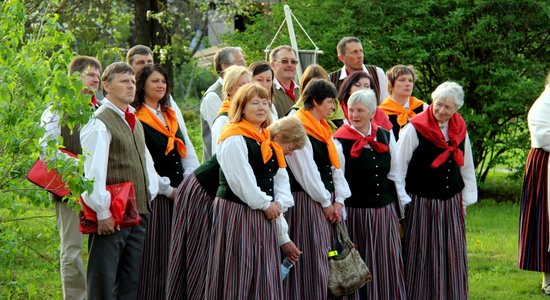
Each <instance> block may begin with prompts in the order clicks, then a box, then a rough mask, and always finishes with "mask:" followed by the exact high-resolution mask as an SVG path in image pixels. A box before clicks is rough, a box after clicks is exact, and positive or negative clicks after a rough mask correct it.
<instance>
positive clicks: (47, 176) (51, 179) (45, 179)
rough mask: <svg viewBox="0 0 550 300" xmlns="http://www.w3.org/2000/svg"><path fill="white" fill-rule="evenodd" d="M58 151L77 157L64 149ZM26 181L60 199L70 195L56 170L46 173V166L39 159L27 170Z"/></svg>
mask: <svg viewBox="0 0 550 300" xmlns="http://www.w3.org/2000/svg"><path fill="white" fill-rule="evenodd" d="M59 150H61V152H63V153H65V154H68V155H69V156H72V157H77V155H76V154H74V153H72V152H69V151H67V150H65V149H59ZM27 179H28V180H29V181H30V182H32V183H34V184H36V185H38V186H39V187H41V188H44V189H46V190H47V191H48V192H50V193H53V194H55V195H57V196H59V197H62V198H63V197H65V196H67V195H68V194H70V193H71V191H70V190H69V189H68V188H67V186H66V185H65V182H64V181H63V180H61V175H60V174H59V173H57V170H55V169H51V170H49V171H48V166H47V165H46V163H45V162H43V161H42V160H41V159H40V158H38V159H37V160H36V162H35V163H34V165H33V166H32V167H31V169H30V170H29V173H27Z"/></svg>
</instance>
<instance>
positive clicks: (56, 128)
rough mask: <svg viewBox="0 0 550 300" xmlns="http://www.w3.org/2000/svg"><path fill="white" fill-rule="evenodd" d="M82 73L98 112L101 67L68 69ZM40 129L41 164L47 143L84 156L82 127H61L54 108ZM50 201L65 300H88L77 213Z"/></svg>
mask: <svg viewBox="0 0 550 300" xmlns="http://www.w3.org/2000/svg"><path fill="white" fill-rule="evenodd" d="M77 72H78V73H79V76H80V80H82V83H84V90H83V91H82V93H83V94H86V95H90V101H91V102H90V105H91V106H92V107H93V108H94V109H95V108H97V106H98V103H97V100H96V99H95V92H96V91H97V89H98V88H99V75H100V74H101V63H100V62H99V60H97V59H96V58H94V57H90V56H77V57H75V58H74V59H73V60H72V61H71V64H70V65H69V74H75V73H77ZM40 123H41V126H42V127H43V128H44V129H45V130H46V133H45V134H44V137H42V139H40V146H41V147H42V150H43V151H42V152H43V155H42V157H41V158H42V160H44V159H45V158H46V157H45V156H44V154H45V152H46V151H45V150H46V148H47V146H48V141H51V140H58V139H59V138H60V137H62V138H63V146H64V147H65V149H66V150H68V151H69V152H72V153H74V154H82V148H81V147H80V141H79V127H78V126H75V128H74V129H73V130H72V131H71V130H70V129H69V127H68V126H67V125H63V126H61V116H60V115H59V113H58V112H57V111H52V107H51V106H48V108H47V109H46V110H45V111H44V113H42V117H41V118H40ZM55 157H56V159H63V160H74V163H75V164H77V163H78V162H77V161H76V159H75V158H72V157H70V156H68V155H66V154H64V153H63V152H61V151H57V153H56V155H55ZM49 198H50V200H52V201H54V205H55V215H56V218H57V229H58V230H59V241H60V247H59V248H60V253H59V260H60V269H61V287H62V289H63V299H76V300H80V299H85V298H86V274H85V273H84V266H83V263H82V234H81V233H80V231H79V230H78V224H79V219H78V215H77V214H76V212H75V211H74V210H73V209H72V208H71V207H69V206H68V205H67V202H65V201H62V199H61V197H59V196H57V195H55V194H52V193H49Z"/></svg>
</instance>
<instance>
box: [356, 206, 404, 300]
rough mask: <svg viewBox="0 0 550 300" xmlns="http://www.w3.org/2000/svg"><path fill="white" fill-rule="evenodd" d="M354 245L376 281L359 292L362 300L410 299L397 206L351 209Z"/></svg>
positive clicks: (373, 280)
mask: <svg viewBox="0 0 550 300" xmlns="http://www.w3.org/2000/svg"><path fill="white" fill-rule="evenodd" d="M346 211H347V213H348V219H347V222H346V225H347V228H348V233H349V236H350V239H351V241H352V242H354V243H355V244H356V245H357V250H358V251H359V253H360V254H361V257H362V258H363V260H364V261H365V263H366V264H367V266H368V267H369V270H370V272H371V274H372V278H373V279H372V281H371V282H369V283H367V285H365V286H364V287H363V288H361V289H360V290H359V298H360V299H406V298H407V295H406V292H405V279H404V271H403V260H402V259H401V238H400V236H399V219H398V217H397V212H396V211H395V206H394V205H393V203H392V204H388V205H386V206H384V207H381V208H353V207H347V208H346Z"/></svg>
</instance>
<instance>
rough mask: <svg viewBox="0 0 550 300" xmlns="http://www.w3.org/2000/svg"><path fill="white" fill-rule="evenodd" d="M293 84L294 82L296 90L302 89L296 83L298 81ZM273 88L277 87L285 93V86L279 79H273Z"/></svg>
mask: <svg viewBox="0 0 550 300" xmlns="http://www.w3.org/2000/svg"><path fill="white" fill-rule="evenodd" d="M292 82H294V90H297V89H299V88H300V87H299V86H298V84H297V83H296V81H294V80H292ZM273 86H275V88H276V89H278V90H283V91H284V88H283V85H282V84H281V83H280V82H279V80H277V78H273Z"/></svg>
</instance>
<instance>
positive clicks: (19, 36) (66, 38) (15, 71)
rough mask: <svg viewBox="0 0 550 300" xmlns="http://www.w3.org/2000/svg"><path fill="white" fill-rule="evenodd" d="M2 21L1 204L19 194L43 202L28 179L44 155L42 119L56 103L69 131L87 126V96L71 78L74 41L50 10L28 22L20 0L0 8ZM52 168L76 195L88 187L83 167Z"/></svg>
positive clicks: (11, 0) (56, 144) (59, 163)
mask: <svg viewBox="0 0 550 300" xmlns="http://www.w3.org/2000/svg"><path fill="white" fill-rule="evenodd" d="M0 20H2V22H1V23H0V37H2V38H0V141H2V142H1V143H0V195H2V196H0V205H3V206H4V205H5V206H8V207H11V204H12V203H9V200H10V199H11V200H13V199H14V198H15V199H16V198H17V197H18V196H25V195H26V196H30V197H31V198H33V199H34V200H36V201H39V200H41V199H44V198H45V197H44V196H45V193H43V192H42V193H40V194H38V193H37V192H36V191H37V190H39V189H36V188H34V187H33V186H31V185H30V184H29V183H28V182H26V179H25V176H26V173H27V171H28V169H29V167H30V166H31V164H32V163H33V162H34V159H35V158H36V157H37V156H38V154H39V152H40V151H39V146H38V139H39V138H40V137H41V136H42V135H43V134H44V131H43V129H42V128H40V126H39V120H40V115H41V114H42V112H43V111H44V110H45V109H46V107H48V105H50V104H52V108H53V109H55V110H57V111H59V112H62V124H68V125H69V126H71V127H72V126H74V125H75V124H82V123H84V122H86V121H87V120H88V118H89V117H90V115H91V112H90V110H89V107H88V103H89V97H88V98H86V97H84V96H82V95H81V94H80V91H81V90H82V88H83V84H82V82H81V81H80V80H79V79H78V78H77V77H74V76H69V75H68V72H67V64H68V63H69V62H70V60H71V59H72V57H73V53H72V51H71V50H70V45H71V43H72V42H73V40H74V38H73V36H72V34H71V33H69V32H63V31H59V23H58V16H57V15H55V14H51V13H49V12H47V11H46V12H45V13H44V14H43V15H42V16H41V17H35V18H34V19H33V20H30V19H29V18H28V16H27V14H26V10H25V7H24V5H23V3H22V1H20V0H8V1H5V2H3V3H2V4H0ZM58 147H59V142H55V141H54V142H51V143H50V145H49V150H48V151H47V153H46V155H47V156H48V157H49V158H51V157H52V155H54V153H55V150H56V149H57V148H58ZM51 167H56V168H57V169H58V170H59V171H60V173H62V174H64V178H65V179H66V180H67V181H68V183H69V185H70V187H71V190H73V191H75V193H76V194H79V193H81V192H83V191H84V190H85V189H87V188H89V183H86V182H85V180H84V179H83V176H82V175H81V174H83V172H82V171H83V169H82V164H80V165H79V166H75V165H72V164H70V163H65V162H63V161H61V160H57V161H56V162H55V163H51ZM6 195H8V197H5V196H6ZM9 195H11V197H10V196H9ZM73 200H74V199H73Z"/></svg>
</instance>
